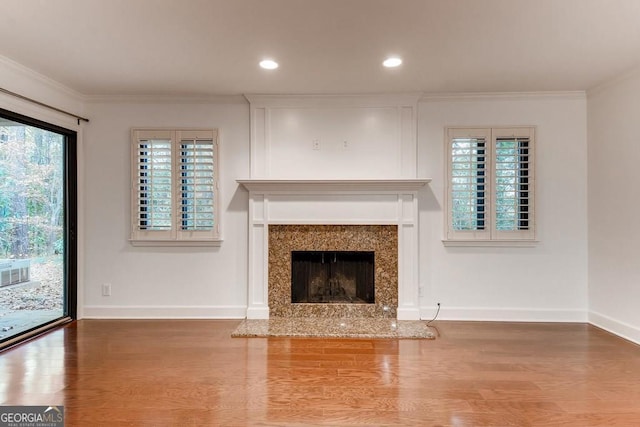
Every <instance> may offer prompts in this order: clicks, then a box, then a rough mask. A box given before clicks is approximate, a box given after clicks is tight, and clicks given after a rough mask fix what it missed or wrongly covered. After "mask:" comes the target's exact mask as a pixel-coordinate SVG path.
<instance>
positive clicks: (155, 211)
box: [131, 129, 222, 245]
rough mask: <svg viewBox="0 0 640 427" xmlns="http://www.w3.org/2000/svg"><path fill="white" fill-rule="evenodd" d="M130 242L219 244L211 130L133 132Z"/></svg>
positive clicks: (215, 138)
mask: <svg viewBox="0 0 640 427" xmlns="http://www.w3.org/2000/svg"><path fill="white" fill-rule="evenodd" d="M131 135H132V173H131V178H132V182H131V206H132V220H131V242H132V243H133V244H134V245H135V244H144V245H163V244H180V245H207V244H217V243H219V242H221V241H222V240H221V238H220V220H219V218H220V217H219V215H218V132H217V130H197V129H193V130H192V129H188V130H186V129H183V130H168V129H133V130H132V132H131Z"/></svg>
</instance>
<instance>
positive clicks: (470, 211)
mask: <svg viewBox="0 0 640 427" xmlns="http://www.w3.org/2000/svg"><path fill="white" fill-rule="evenodd" d="M490 141H491V134H490V132H488V131H487V130H486V129H460V128H458V129H448V131H447V145H446V151H447V165H448V167H447V181H448V183H447V184H448V185H447V187H448V191H447V207H448V209H447V210H448V221H447V238H449V239H474V240H477V239H489V238H490V237H491V221H490V220H491V217H490V210H489V206H490V204H491V192H490V185H491V183H490V179H489V159H490V148H491V147H490Z"/></svg>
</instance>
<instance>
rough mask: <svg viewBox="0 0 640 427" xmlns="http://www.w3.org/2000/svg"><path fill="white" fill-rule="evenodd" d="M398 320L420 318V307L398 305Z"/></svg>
mask: <svg viewBox="0 0 640 427" xmlns="http://www.w3.org/2000/svg"><path fill="white" fill-rule="evenodd" d="M397 318H398V320H420V309H418V308H402V307H398V314H397Z"/></svg>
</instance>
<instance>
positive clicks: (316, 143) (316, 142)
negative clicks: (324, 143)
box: [311, 139, 320, 150]
mask: <svg viewBox="0 0 640 427" xmlns="http://www.w3.org/2000/svg"><path fill="white" fill-rule="evenodd" d="M311 148H312V149H314V150H320V140H319V139H314V140H313V141H311Z"/></svg>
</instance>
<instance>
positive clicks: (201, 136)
mask: <svg viewBox="0 0 640 427" xmlns="http://www.w3.org/2000/svg"><path fill="white" fill-rule="evenodd" d="M177 139H178V141H177V152H178V165H179V170H178V172H177V173H178V174H179V176H178V178H177V182H178V191H177V193H178V194H179V206H178V212H179V218H178V224H177V230H178V234H179V236H180V237H183V238H184V237H189V238H193V237H200V238H206V237H214V236H216V235H217V234H218V226H217V218H216V217H215V206H216V204H217V202H216V201H217V195H218V189H217V179H216V177H217V167H216V161H217V141H216V132H215V131H214V132H203V131H180V132H178V136H177Z"/></svg>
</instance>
